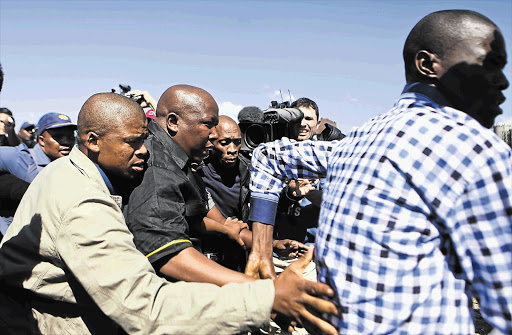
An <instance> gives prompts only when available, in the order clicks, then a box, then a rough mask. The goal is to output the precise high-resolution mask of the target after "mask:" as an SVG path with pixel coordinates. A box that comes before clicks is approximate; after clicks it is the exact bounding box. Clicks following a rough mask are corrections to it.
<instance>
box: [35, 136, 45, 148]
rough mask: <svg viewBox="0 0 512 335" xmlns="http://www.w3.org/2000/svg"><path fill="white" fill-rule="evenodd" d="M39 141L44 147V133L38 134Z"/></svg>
mask: <svg viewBox="0 0 512 335" xmlns="http://www.w3.org/2000/svg"><path fill="white" fill-rule="evenodd" d="M37 143H38V144H39V146H40V147H41V148H44V138H43V135H39V136H37Z"/></svg>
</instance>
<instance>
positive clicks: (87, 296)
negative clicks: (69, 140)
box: [0, 148, 274, 335]
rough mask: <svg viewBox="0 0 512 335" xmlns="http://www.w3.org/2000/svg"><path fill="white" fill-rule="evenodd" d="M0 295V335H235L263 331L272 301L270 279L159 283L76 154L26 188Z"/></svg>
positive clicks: (1, 254)
mask: <svg viewBox="0 0 512 335" xmlns="http://www.w3.org/2000/svg"><path fill="white" fill-rule="evenodd" d="M0 287H1V288H3V293H0V333H2V334H5V333H8V332H9V331H10V332H12V333H20V331H21V332H22V333H27V329H26V328H27V327H29V332H30V333H38V332H39V333H42V334H52V335H56V334H88V333H99V334H109V333H113V332H115V330H116V329H115V328H116V326H115V323H117V324H118V325H119V326H121V327H122V328H123V329H124V330H125V331H126V332H127V333H129V334H228V333H237V332H241V331H247V330H249V329H252V328H257V327H259V326H262V325H264V324H265V323H267V322H268V320H269V318H270V311H271V308H272V303H273V299H274V286H273V284H272V282H271V281H269V280H261V281H258V282H255V283H252V284H230V285H226V286H224V287H217V286H214V285H210V284H193V283H182V282H180V283H169V282H167V281H166V280H164V279H162V278H160V277H158V276H157V275H156V274H155V272H154V270H153V268H152V267H151V265H150V263H149V262H148V260H147V259H146V258H145V257H144V256H143V255H142V254H141V253H139V252H138V251H137V249H135V246H134V244H133V236H132V235H131V233H130V231H129V230H128V228H127V227H126V225H125V221H124V219H123V214H122V213H121V210H120V209H119V207H118V206H117V205H116V203H115V202H114V201H113V200H112V199H111V197H110V193H109V191H108V189H107V187H106V185H105V183H104V181H103V179H102V178H101V175H100V173H99V171H98V169H97V168H96V166H95V165H94V164H93V163H92V162H91V161H90V160H89V159H88V158H87V157H86V156H85V155H84V154H83V153H82V152H80V151H79V150H78V149H77V148H74V149H73V150H72V151H71V154H70V155H69V156H68V157H64V158H60V159H58V160H57V161H55V162H53V163H52V164H50V165H49V166H48V167H46V168H45V169H44V170H43V171H42V172H41V173H40V174H39V175H38V176H37V177H36V179H35V180H34V181H33V183H32V184H31V185H30V187H29V189H28V190H27V193H26V194H25V196H24V198H23V200H22V201H21V204H20V206H19V208H18V211H17V212H16V215H15V217H14V221H13V223H12V224H11V226H10V227H9V229H8V230H7V233H6V235H5V238H4V240H3V242H2V244H1V248H0ZM16 288H18V290H16ZM25 293H26V294H25ZM105 315H106V316H107V317H105ZM112 320H113V321H114V322H115V323H113V322H112ZM17 327H18V328H17ZM20 327H21V328H23V327H25V329H24V330H21V328H20Z"/></svg>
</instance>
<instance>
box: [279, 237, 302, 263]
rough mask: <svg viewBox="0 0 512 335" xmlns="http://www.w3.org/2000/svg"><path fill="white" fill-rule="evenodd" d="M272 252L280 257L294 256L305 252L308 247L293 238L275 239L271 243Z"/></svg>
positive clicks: (299, 255)
mask: <svg viewBox="0 0 512 335" xmlns="http://www.w3.org/2000/svg"><path fill="white" fill-rule="evenodd" d="M272 246H273V247H274V252H275V253H276V254H278V255H279V256H280V257H288V258H296V257H301V256H304V255H305V254H306V252H307V251H308V249H309V247H308V246H307V245H305V244H304V243H300V242H299V241H294V240H288V239H286V240H275V241H274V243H273V245H272Z"/></svg>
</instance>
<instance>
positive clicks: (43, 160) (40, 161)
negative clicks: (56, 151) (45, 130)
mask: <svg viewBox="0 0 512 335" xmlns="http://www.w3.org/2000/svg"><path fill="white" fill-rule="evenodd" d="M33 153H34V155H33V156H34V160H35V161H36V164H37V165H38V166H46V165H48V164H50V163H51V162H52V161H51V160H50V158H48V156H46V154H45V153H44V151H43V149H41V146H40V145H39V143H37V144H36V145H35V146H34V149H33Z"/></svg>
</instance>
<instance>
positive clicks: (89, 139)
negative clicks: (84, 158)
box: [85, 131, 100, 153]
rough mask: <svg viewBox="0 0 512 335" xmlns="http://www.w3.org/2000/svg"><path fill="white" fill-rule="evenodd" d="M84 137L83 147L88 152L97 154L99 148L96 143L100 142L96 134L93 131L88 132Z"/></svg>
mask: <svg viewBox="0 0 512 335" xmlns="http://www.w3.org/2000/svg"><path fill="white" fill-rule="evenodd" d="M85 136H86V137H85V147H86V148H87V150H89V151H90V152H94V153H99V152H100V146H99V143H98V142H99V140H100V137H99V136H98V134H96V133H95V132H93V131H90V132H88V133H87V135H85Z"/></svg>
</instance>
